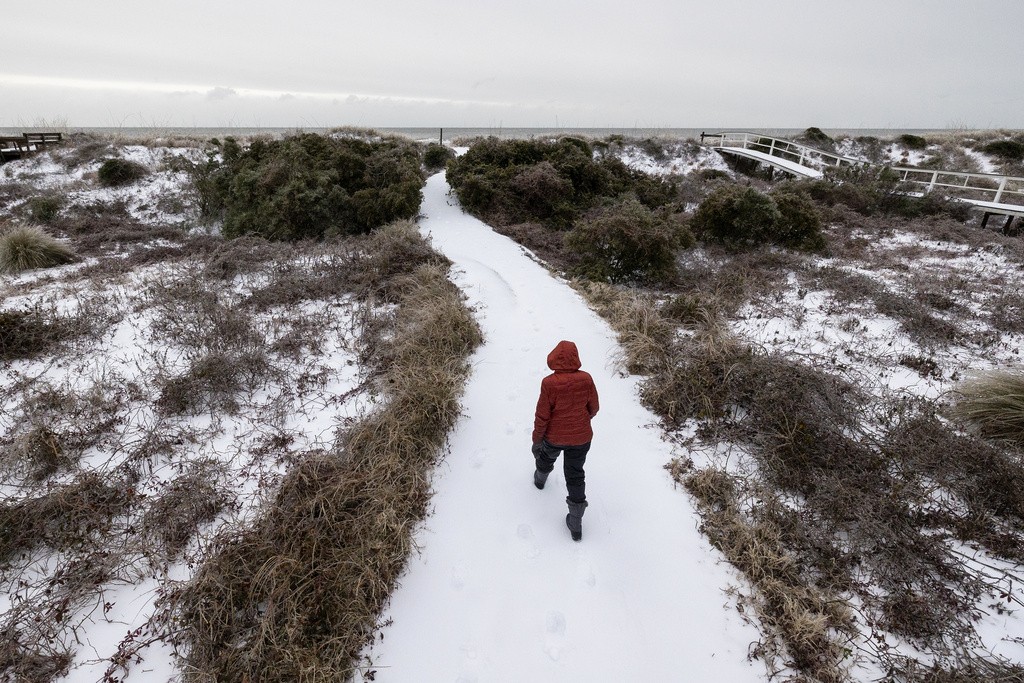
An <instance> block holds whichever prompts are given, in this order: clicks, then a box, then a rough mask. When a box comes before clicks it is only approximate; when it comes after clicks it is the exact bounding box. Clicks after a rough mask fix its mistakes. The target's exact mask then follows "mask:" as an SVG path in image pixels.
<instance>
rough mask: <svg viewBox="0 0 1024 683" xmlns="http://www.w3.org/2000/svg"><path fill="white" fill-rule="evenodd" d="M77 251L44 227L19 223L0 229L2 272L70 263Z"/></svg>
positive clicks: (0, 271) (18, 271) (0, 266)
mask: <svg viewBox="0 0 1024 683" xmlns="http://www.w3.org/2000/svg"><path fill="white" fill-rule="evenodd" d="M74 260H75V252H74V251H73V250H72V249H71V248H70V247H69V246H67V245H66V244H64V243H63V242H61V241H60V240H57V239H55V238H53V237H51V236H50V235H49V234H47V233H46V232H44V231H43V230H42V229H41V228H37V227H34V226H20V227H12V228H7V229H6V230H4V231H3V233H0V273H20V272H22V271H25V270H32V269H35V268H52V267H54V266H60V265H64V264H66V263H71V262H72V261H74Z"/></svg>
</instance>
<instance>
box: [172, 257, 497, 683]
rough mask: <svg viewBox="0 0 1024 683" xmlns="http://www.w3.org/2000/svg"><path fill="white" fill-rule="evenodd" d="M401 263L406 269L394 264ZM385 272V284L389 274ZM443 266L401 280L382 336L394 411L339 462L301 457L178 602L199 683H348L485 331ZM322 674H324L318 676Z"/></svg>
mask: <svg viewBox="0 0 1024 683" xmlns="http://www.w3.org/2000/svg"><path fill="white" fill-rule="evenodd" d="M396 262H404V257H403V258H399V259H397V261H393V260H392V259H391V258H384V259H383V263H384V264H391V263H396ZM386 270H387V269H386V268H385V269H384V271H385V272H386ZM446 271H447V268H446V266H444V265H441V264H438V263H426V264H423V265H419V266H418V267H416V268H415V270H413V271H412V272H408V271H407V272H404V273H402V274H401V275H397V274H396V275H395V276H394V279H393V282H392V284H391V285H389V287H388V288H387V289H388V291H389V292H391V293H392V295H394V296H396V297H397V298H396V301H397V302H398V308H397V311H396V313H395V314H394V315H391V314H386V317H387V321H389V323H390V324H391V325H393V327H390V328H389V329H390V333H388V334H374V335H373V341H372V342H371V343H372V344H373V346H372V347H370V348H371V349H372V351H373V358H374V359H375V360H374V365H375V366H376V367H378V368H379V372H380V376H379V382H378V385H379V387H380V388H381V390H382V392H383V395H384V396H386V401H385V403H384V405H383V407H382V408H381V409H380V410H378V411H376V412H374V413H372V414H371V415H369V416H368V417H367V418H365V419H364V420H363V421H362V422H360V423H358V424H357V425H355V426H354V427H353V428H352V429H351V430H350V431H349V432H347V433H346V434H345V435H344V437H343V439H342V440H341V442H340V443H339V444H338V446H337V447H336V449H334V450H331V451H326V452H318V453H310V454H307V455H305V456H304V457H303V458H302V459H301V460H300V461H299V465H298V466H297V467H296V468H295V469H293V470H292V471H290V472H289V473H288V474H287V475H286V476H285V478H284V480H283V482H282V484H281V487H280V490H279V491H278V493H277V496H276V498H275V500H274V502H273V504H272V505H271V507H270V509H269V510H268V511H267V512H266V514H265V515H264V516H263V517H261V518H260V519H259V520H258V521H257V522H256V523H255V525H254V526H253V527H251V528H248V529H244V530H236V531H232V532H230V533H226V534H224V535H222V536H221V537H220V539H219V540H218V541H217V542H216V544H215V545H214V548H213V551H212V552H211V553H210V555H209V556H208V557H207V559H206V561H205V562H204V563H203V565H202V566H201V567H200V569H199V571H198V573H197V574H196V576H195V578H194V579H193V580H192V581H191V582H190V583H189V584H188V585H187V586H186V587H184V589H183V590H181V591H180V592H178V593H177V594H176V595H174V596H173V598H172V604H173V611H174V614H175V621H176V623H177V624H178V625H179V626H180V628H181V630H180V631H179V633H180V638H181V640H182V641H183V644H184V645H185V648H186V649H185V652H186V653H187V654H186V662H187V666H188V667H189V668H190V669H191V670H192V671H194V672H196V675H198V676H202V677H209V678H211V679H214V678H215V679H217V680H224V681H244V680H248V679H250V678H254V677H259V678H267V677H269V678H272V679H275V680H311V679H310V676H313V675H315V676H316V677H318V678H319V677H327V678H331V679H332V680H333V679H337V680H344V679H346V678H347V677H348V676H349V675H350V674H351V672H352V670H353V667H354V666H355V664H356V659H357V657H358V655H359V653H360V651H361V649H362V648H363V646H364V645H365V644H366V642H367V641H368V640H369V639H371V638H372V637H373V629H374V626H375V623H376V619H377V618H378V615H379V612H380V609H381V608H382V606H383V604H384V603H385V601H386V600H387V597H388V596H389V595H390V593H391V590H392V589H393V587H394V583H395V581H396V580H397V578H398V576H399V575H400V573H401V571H402V569H403V567H404V566H405V562H406V558H407V556H408V553H409V552H410V551H411V549H412V541H411V529H412V527H413V525H414V524H415V523H416V522H417V521H418V520H420V519H422V517H423V515H424V514H425V513H426V506H427V501H428V498H429V480H430V472H431V469H432V467H433V466H434V464H435V463H436V460H437V458H439V457H440V454H441V449H442V446H443V444H444V440H445V438H446V435H447V433H448V430H449V429H450V428H451V426H452V425H453V424H454V421H455V420H456V418H457V417H458V415H459V403H458V396H459V393H460V392H461V388H462V384H463V381H464V379H465V377H466V374H467V373H468V370H469V368H468V365H467V360H466V359H467V357H468V355H469V353H471V351H472V349H473V348H474V347H475V346H476V345H477V344H478V343H479V342H480V331H479V329H478V328H477V326H476V323H475V322H474V321H473V319H472V317H471V315H470V314H469V312H468V311H467V310H466V309H465V307H464V306H463V304H462V301H461V295H460V293H459V292H458V290H457V289H456V288H455V287H454V286H453V285H452V284H451V283H450V282H448V280H447V278H446ZM313 672H315V674H314V673H313Z"/></svg>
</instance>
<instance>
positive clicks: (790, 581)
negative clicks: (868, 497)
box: [676, 468, 854, 683]
mask: <svg viewBox="0 0 1024 683" xmlns="http://www.w3.org/2000/svg"><path fill="white" fill-rule="evenodd" d="M676 479H677V481H679V482H680V483H681V484H683V486H685V487H686V490H687V491H689V492H690V493H691V494H692V495H693V497H694V499H695V501H696V504H697V508H698V511H699V512H700V513H701V519H702V521H701V527H700V528H701V532H702V533H704V534H706V535H707V536H708V539H709V540H710V541H711V543H712V544H713V545H714V546H715V547H716V548H718V549H719V550H720V551H722V553H723V554H724V555H725V556H726V558H727V559H728V560H729V562H730V563H732V564H733V565H734V566H735V567H737V568H738V569H739V570H740V571H742V572H743V573H744V574H745V575H746V576H747V578H748V579H749V580H750V582H751V583H752V584H753V586H754V587H755V588H756V589H757V591H758V594H757V597H756V598H755V605H756V606H757V610H758V615H759V616H760V618H761V620H762V622H763V623H764V624H765V625H766V626H768V627H769V628H770V629H772V631H773V632H774V633H775V634H776V635H777V637H778V638H779V639H780V640H781V642H782V646H784V652H785V656H786V657H787V658H788V660H789V661H787V665H788V666H792V667H793V668H795V669H797V670H798V671H800V672H801V673H803V674H806V675H808V676H811V677H812V678H813V679H814V680H816V681H822V682H823V683H839V682H840V681H844V680H846V678H845V676H844V675H843V674H842V671H841V665H842V662H843V660H844V659H845V656H846V654H845V652H844V648H843V647H842V645H841V644H840V640H839V638H838V637H837V635H838V634H840V633H844V634H847V635H850V634H852V633H854V627H853V622H852V618H851V615H850V614H849V613H848V612H847V610H846V608H845V606H844V605H843V604H842V603H840V602H837V601H835V600H832V599H831V597H832V596H831V595H829V594H827V593H824V592H822V591H821V590H820V589H818V588H816V587H815V586H813V585H811V584H809V583H808V581H807V579H806V578H805V576H804V573H803V570H802V568H801V566H800V560H799V558H798V557H795V556H793V555H792V554H791V553H790V552H788V551H787V550H786V548H785V546H784V543H783V533H782V531H781V529H779V528H778V527H777V526H775V525H774V524H772V523H770V522H768V521H765V520H759V521H751V520H748V519H747V518H745V516H744V514H743V513H742V508H743V503H741V501H740V500H739V495H740V492H741V491H743V490H744V489H745V485H744V484H741V483H740V482H737V480H736V479H734V478H733V477H731V476H730V475H729V474H727V473H726V472H724V471H722V470H717V469H713V468H708V469H703V470H699V471H697V472H695V473H693V474H682V475H681V476H680V475H679V474H677V475H676ZM747 495H751V492H747ZM782 646H780V645H779V644H776V645H774V646H773V645H772V644H770V643H763V644H762V647H761V649H762V651H763V652H762V654H764V655H766V656H772V655H773V654H774V652H773V650H776V649H783V647H782Z"/></svg>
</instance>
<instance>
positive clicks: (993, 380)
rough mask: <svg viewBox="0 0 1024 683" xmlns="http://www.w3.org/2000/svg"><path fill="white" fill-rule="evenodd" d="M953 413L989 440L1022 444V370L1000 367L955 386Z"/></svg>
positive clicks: (1023, 418) (1023, 433)
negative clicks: (956, 388)
mask: <svg viewBox="0 0 1024 683" xmlns="http://www.w3.org/2000/svg"><path fill="white" fill-rule="evenodd" d="M958 393H959V394H960V400H958V401H957V403H956V406H955V409H954V414H955V415H956V417H957V418H959V419H960V420H962V421H963V422H965V423H967V424H968V425H970V426H972V427H974V428H975V429H977V430H978V432H979V433H981V434H983V435H984V436H986V437H988V438H992V439H998V440H1001V441H1009V442H1011V443H1015V444H1017V445H1024V373H1022V372H1021V371H1020V370H1010V371H1006V370H1002V371H994V372H989V373H986V374H983V375H979V376H977V377H975V378H974V379H971V380H968V381H966V382H963V383H962V384H961V385H960V386H959V387H958Z"/></svg>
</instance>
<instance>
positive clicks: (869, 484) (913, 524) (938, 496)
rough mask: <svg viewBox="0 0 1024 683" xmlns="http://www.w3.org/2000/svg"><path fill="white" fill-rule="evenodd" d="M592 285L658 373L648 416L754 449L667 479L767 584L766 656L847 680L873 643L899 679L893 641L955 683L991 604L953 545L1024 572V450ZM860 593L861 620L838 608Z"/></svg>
mask: <svg viewBox="0 0 1024 683" xmlns="http://www.w3.org/2000/svg"><path fill="white" fill-rule="evenodd" d="M580 288H581V290H582V291H583V292H584V294H585V295H586V296H587V297H588V298H589V299H590V301H591V304H592V305H593V306H594V307H595V308H596V309H597V310H598V312H599V313H600V314H601V315H602V316H604V317H606V318H607V319H608V320H609V322H610V323H611V325H612V327H613V328H614V329H615V330H616V331H617V332H618V333H619V335H620V339H621V340H622V343H623V347H624V350H625V355H626V359H625V361H626V362H625V364H626V365H627V367H629V368H630V369H631V370H633V371H637V372H642V373H644V374H646V375H647V378H646V379H645V380H644V382H643V384H642V386H641V396H642V397H643V399H644V401H645V403H646V404H647V405H648V406H649V407H650V408H651V409H652V410H654V411H655V412H657V413H658V414H659V415H660V416H662V418H664V419H665V421H666V422H667V423H668V424H669V425H671V426H677V425H680V424H682V423H683V422H684V421H687V420H696V421H697V427H698V428H697V435H698V436H697V437H695V439H696V440H698V441H699V442H701V443H705V444H716V443H723V442H724V443H731V444H735V445H737V446H740V447H741V448H742V450H743V452H744V453H745V455H743V456H742V457H741V460H743V461H745V462H746V464H745V465H744V467H750V466H752V465H756V467H750V472H752V473H751V474H749V475H747V476H745V477H739V476H735V475H730V474H728V473H727V472H725V471H722V470H717V469H714V468H707V469H702V470H700V471H698V472H696V473H691V472H690V470H691V468H692V465H691V466H684V465H683V464H680V463H674V464H673V465H671V466H669V470H670V471H671V472H672V475H673V476H674V477H675V478H676V479H677V480H678V481H680V482H681V483H683V484H684V486H685V487H686V488H687V490H688V491H689V492H690V493H691V494H692V495H693V496H694V497H695V499H696V501H697V506H698V510H699V512H700V514H701V518H702V527H701V528H702V531H703V532H704V533H706V534H707V535H708V537H709V538H710V539H711V541H712V543H714V544H715V546H716V547H718V548H719V549H721V550H722V552H723V553H725V555H726V556H727V557H728V559H729V561H730V562H731V563H733V564H734V565H735V566H736V567H738V568H739V569H740V570H741V571H742V572H743V573H744V575H745V576H746V577H747V578H748V579H749V580H750V581H751V583H752V584H753V585H754V586H755V587H756V595H755V597H754V603H755V605H756V606H757V610H758V614H759V617H760V621H761V623H762V624H763V625H764V626H765V628H766V638H767V640H766V642H765V643H762V651H761V654H763V655H765V656H766V657H769V658H772V657H776V656H784V657H785V658H787V662H786V664H787V665H788V666H791V667H793V668H795V669H797V670H798V671H799V672H800V673H801V674H803V675H805V676H808V677H810V678H812V679H813V680H830V681H831V680H836V681H838V680H846V678H845V677H844V676H845V673H844V666H845V664H844V658H845V657H846V656H849V654H850V653H849V651H847V650H846V647H847V646H846V645H845V643H846V642H847V639H848V638H850V637H853V636H855V635H856V634H857V633H858V631H859V630H860V629H866V630H867V633H868V634H869V635H868V637H869V642H871V643H872V645H871V646H870V648H871V650H872V651H871V653H870V656H871V657H873V658H875V659H876V661H878V662H880V663H882V665H883V666H885V667H895V666H897V664H898V658H899V655H898V653H897V652H896V651H895V650H891V649H890V648H889V647H888V646H886V645H885V644H884V643H885V637H888V636H883V634H895V635H897V636H899V637H901V638H903V639H904V640H905V641H906V642H909V643H911V644H913V645H914V646H915V647H917V648H919V649H920V650H922V651H925V652H930V653H934V654H935V656H938V657H940V658H942V660H943V661H944V662H948V663H950V666H951V667H952V668H949V669H948V670H949V671H955V670H959V669H957V666H959V665H960V664H964V663H965V662H967V661H968V659H969V652H970V649H969V648H970V643H971V642H973V641H972V639H973V638H974V637H975V635H974V630H973V629H974V625H973V624H974V615H975V605H976V604H977V601H978V600H979V599H980V597H981V596H982V595H984V594H986V593H987V592H989V591H992V590H994V589H993V587H992V586H993V584H991V581H992V579H989V578H986V577H982V576H979V575H978V574H977V572H976V570H974V569H972V568H971V566H970V565H969V563H968V562H967V561H966V559H965V557H964V556H963V555H962V554H960V553H959V551H958V550H957V547H956V546H955V545H951V544H949V543H947V539H949V538H951V537H952V538H956V539H958V540H960V541H965V542H970V543H975V544H978V545H981V546H984V547H985V548H986V549H987V550H989V551H990V552H992V553H993V554H995V555H997V556H999V557H1003V558H1006V559H1010V560H1018V561H1019V558H1022V557H1024V493H1022V491H1024V458H1022V457H1021V454H1020V453H1019V452H1016V451H1013V450H1012V449H1009V450H1008V449H1006V448H996V447H993V445H992V444H988V443H986V442H984V441H982V440H980V439H978V438H975V437H972V436H970V435H967V434H962V433H958V432H956V431H954V430H953V429H951V428H950V426H949V424H948V423H946V422H945V421H944V420H943V419H942V418H941V417H940V415H939V414H938V406H937V405H936V404H935V403H934V402H931V401H925V400H910V399H900V398H899V397H887V398H886V399H885V400H883V401H880V402H879V401H878V400H877V399H872V398H871V397H869V396H868V395H866V393H865V392H863V391H862V390H860V389H859V388H858V387H857V386H855V385H854V384H852V383H851V382H850V381H848V380H846V379H844V378H842V377H839V376H835V375H832V374H829V373H827V372H823V371H821V370H819V369H818V368H816V367H813V366H811V365H809V364H806V363H802V362H797V361H795V360H790V359H787V358H784V357H779V356H773V355H770V354H767V353H765V352H764V351H763V350H760V349H754V348H749V347H747V346H745V345H743V344H741V343H739V342H738V341H737V340H736V339H735V338H734V337H732V336H731V334H730V333H729V330H728V326H727V325H726V324H725V322H724V320H723V319H722V318H721V317H719V314H717V313H716V312H715V311H716V307H715V306H714V305H709V306H707V307H705V306H703V305H701V304H700V303H699V302H700V298H699V297H697V296H695V295H693V294H684V295H680V296H677V297H675V298H670V299H668V300H667V301H665V302H664V303H663V304H661V305H660V307H659V306H658V305H657V304H656V302H655V301H654V299H653V298H651V297H649V296H645V295H644V294H642V293H640V294H638V293H637V292H635V291H630V290H624V289H616V288H613V287H608V286H594V285H585V286H580ZM684 297H685V298H684ZM679 326H683V327H684V329H678V327H679ZM1004 443H1005V442H1004ZM748 458H749V461H748ZM1009 578H1011V577H1005V579H1004V580H1006V579H1009ZM854 596H855V597H856V598H857V604H858V620H857V621H858V622H859V623H857V622H855V621H854V619H853V617H852V616H850V615H849V614H848V613H846V611H845V609H846V608H845V607H843V608H842V609H840V608H839V607H837V606H839V605H846V604H847V603H848V601H849V600H850V599H851V598H852V597H854ZM872 638H873V639H874V640H870V639H872ZM874 643H880V644H879V645H875V644H874ZM780 653H781V654H780ZM961 669H962V667H961ZM936 680H941V679H936ZM950 680H957V679H950ZM968 680H970V679H968Z"/></svg>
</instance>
